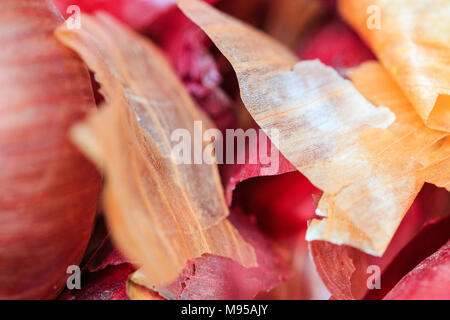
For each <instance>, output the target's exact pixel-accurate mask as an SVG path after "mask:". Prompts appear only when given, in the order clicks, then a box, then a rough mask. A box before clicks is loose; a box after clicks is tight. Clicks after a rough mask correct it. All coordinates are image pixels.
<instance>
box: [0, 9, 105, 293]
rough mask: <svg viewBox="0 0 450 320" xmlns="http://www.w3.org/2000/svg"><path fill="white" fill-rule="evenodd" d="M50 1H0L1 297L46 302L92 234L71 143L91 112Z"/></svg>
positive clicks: (84, 165)
mask: <svg viewBox="0 0 450 320" xmlns="http://www.w3.org/2000/svg"><path fill="white" fill-rule="evenodd" d="M62 22H63V18H62V16H61V14H60V13H59V12H58V11H57V9H56V8H55V7H54V5H53V4H52V3H51V2H50V1H46V0H2V1H1V2H0V43H1V44H2V49H1V50H0V299H51V298H54V297H56V296H57V295H58V293H59V292H60V291H61V290H62V289H63V288H64V286H65V284H66V279H67V277H68V276H69V275H68V274H67V268H68V266H70V265H78V264H79V263H80V261H81V259H82V257H83V254H84V251H85V248H86V245H87V243H88V241H89V237H90V235H91V232H92V226H93V223H94V219H95V213H96V208H97V201H98V196H99V191H100V186H101V177H100V174H99V173H98V171H97V170H96V168H95V167H94V165H93V164H92V163H90V162H89V161H88V160H87V159H86V158H85V157H84V156H83V155H82V154H81V153H80V151H79V150H78V149H77V148H76V147H75V146H74V145H73V144H72V143H71V141H70V138H69V130H70V127H71V126H72V125H73V124H74V123H75V122H77V121H79V120H81V119H83V118H84V117H85V115H86V114H87V113H88V112H89V111H90V110H92V109H94V108H95V101H94V97H93V91H92V86H91V81H90V77H89V72H88V69H87V67H86V66H85V64H84V63H83V62H82V61H81V59H80V58H79V57H78V56H77V55H76V54H75V53H73V52H72V51H71V50H69V49H67V48H66V47H64V46H63V45H62V44H60V43H59V42H58V41H57V40H56V38H55V37H54V35H53V33H54V30H55V29H56V28H57V27H58V26H59V25H61V23H62Z"/></svg>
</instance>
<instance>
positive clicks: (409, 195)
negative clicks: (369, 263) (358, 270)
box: [178, 0, 448, 256]
mask: <svg viewBox="0 0 450 320" xmlns="http://www.w3.org/2000/svg"><path fill="white" fill-rule="evenodd" d="M178 5H179V7H180V8H181V10H182V11H183V12H184V13H185V14H186V15H187V16H188V17H189V18H190V19H191V20H193V21H194V22H195V23H196V24H198V25H199V26H200V27H201V28H202V29H203V30H204V31H205V33H206V34H207V35H208V36H209V37H210V38H211V39H212V41H213V42H214V43H215V45H216V46H217V47H218V48H219V50H220V51H221V52H222V54H224V55H225V57H226V58H227V59H228V60H229V61H230V63H231V64H232V66H233V68H234V70H235V71H236V73H237V77H238V81H239V84H240V89H241V97H242V100H243V101H244V103H245V105H246V107H247V109H248V110H249V112H250V114H251V115H252V117H253V118H254V119H255V120H256V122H257V123H258V124H259V126H260V127H261V128H262V129H263V130H264V131H265V132H266V134H267V135H268V136H269V137H271V135H270V131H271V130H272V129H278V130H279V131H280V137H279V142H278V144H277V143H276V142H275V141H273V142H274V143H275V144H276V146H277V147H278V149H279V150H280V151H281V153H283V155H284V156H285V157H286V158H287V159H288V160H289V161H290V162H291V163H292V164H293V165H294V166H295V167H296V168H297V169H298V170H299V171H300V172H301V173H303V174H304V175H305V176H306V177H307V178H308V179H309V180H310V181H311V182H312V183H313V184H314V185H315V186H316V187H318V188H319V189H321V190H323V191H324V194H323V196H322V198H321V200H320V202H319V205H318V209H317V214H318V215H320V216H322V217H323V218H322V219H321V220H313V221H312V222H311V223H310V225H309V227H308V232H307V236H306V238H307V240H308V241H312V240H326V241H330V242H332V243H335V244H347V245H350V246H353V247H356V248H358V249H361V250H363V251H365V252H366V253H369V254H372V255H378V256H379V255H382V254H383V253H384V251H385V250H386V248H387V246H388V244H389V242H390V240H391V239H392V236H393V235H394V233H395V231H396V229H397V227H398V226H399V224H400V222H401V220H402V218H403V216H404V215H405V213H406V212H407V210H408V208H409V207H410V205H411V203H412V202H413V200H414V198H415V197H416V195H417V193H418V192H419V190H420V189H421V187H422V185H423V183H424V181H425V180H426V179H427V178H428V177H426V175H425V176H424V170H425V169H426V168H427V165H430V163H427V162H426V161H425V162H424V159H425V158H427V152H429V151H430V150H431V149H432V147H433V146H434V145H435V144H436V143H438V142H440V141H441V140H442V139H444V138H445V137H446V136H447V135H448V134H447V133H445V132H442V131H436V130H432V129H429V128H427V127H426V126H425V125H424V124H423V122H422V121H421V120H420V118H419V116H418V115H417V114H416V112H415V110H414V108H413V106H412V105H411V104H410V103H409V101H408V100H407V99H406V97H405V96H404V95H403V94H402V92H401V91H400V89H399V88H398V87H397V85H396V84H395V83H394V82H393V80H392V79H391V78H390V77H389V75H388V74H387V73H386V72H385V71H384V70H383V69H382V67H381V66H380V65H378V64H376V63H372V64H367V65H365V68H366V70H367V71H368V74H367V76H360V79H359V82H358V84H359V87H357V88H355V86H354V85H353V84H352V83H351V82H350V81H347V80H344V79H343V78H341V77H340V76H339V75H338V74H337V73H336V72H335V71H334V70H333V69H331V68H329V67H326V66H324V65H323V64H321V63H320V62H319V61H302V62H298V59H297V58H296V57H295V56H294V55H292V54H291V53H290V52H289V51H288V50H287V49H285V48H283V47H282V46H281V45H280V44H278V43H277V42H275V41H274V40H273V39H270V38H269V37H268V36H266V35H265V34H263V33H261V32H260V31H258V30H255V29H253V28H252V27H250V26H247V25H246V24H244V23H242V22H240V21H238V20H236V19H234V18H232V17H230V16H227V15H226V14H223V13H221V12H219V11H217V10H216V9H214V8H212V7H211V6H209V5H207V4H205V3H203V2H201V1H198V0H178ZM372 72H373V73H372ZM371 77H379V78H382V79H383V80H385V81H386V86H387V87H384V86H383V83H381V84H380V86H377V84H378V83H375V84H371V82H370V81H371ZM361 88H362V89H366V92H363V94H364V96H365V97H364V96H363V95H362V94H361V93H360V92H359V91H357V89H361ZM385 90H388V91H387V92H385ZM384 93H386V94H384ZM369 101H370V102H369ZM375 106H378V107H375ZM388 108H390V110H389V109H388Z"/></svg>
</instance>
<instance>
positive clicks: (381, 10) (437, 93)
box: [339, 0, 450, 132]
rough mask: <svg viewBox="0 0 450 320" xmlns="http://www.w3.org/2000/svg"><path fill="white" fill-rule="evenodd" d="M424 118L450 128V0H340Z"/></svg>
mask: <svg viewBox="0 0 450 320" xmlns="http://www.w3.org/2000/svg"><path fill="white" fill-rule="evenodd" d="M339 11H340V12H341V15H342V16H343V17H344V19H345V20H346V21H347V22H348V23H349V24H350V25H351V26H352V27H353V28H354V29H355V30H356V31H357V32H358V33H359V34H360V35H361V37H362V38H363V39H364V40H365V41H366V43H367V44H368V45H369V46H370V47H371V48H372V50H373V51H374V52H375V54H376V55H377V57H378V59H379V60H380V62H381V63H382V64H383V65H384V67H385V68H386V70H387V71H388V72H389V73H390V75H391V76H392V77H393V78H394V79H395V80H396V82H397V83H398V84H399V85H400V87H401V89H402V91H403V92H404V93H405V95H406V97H407V98H408V100H409V101H410V102H411V103H412V105H413V106H414V108H415V110H416V112H417V113H418V114H419V115H420V117H421V118H422V120H423V121H424V123H425V124H426V125H427V126H428V127H430V128H433V129H436V130H442V131H446V132H449V131H450V23H449V22H448V17H449V16H450V1H447V0H427V1H423V0H396V1H389V0H339Z"/></svg>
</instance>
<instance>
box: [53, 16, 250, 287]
mask: <svg viewBox="0 0 450 320" xmlns="http://www.w3.org/2000/svg"><path fill="white" fill-rule="evenodd" d="M82 18H83V27H82V28H81V29H79V30H69V29H68V28H66V27H62V28H60V29H59V30H58V31H57V37H58V38H59V39H60V40H61V41H62V42H63V43H65V44H66V45H67V46H69V47H70V48H72V49H73V50H75V51H76V52H78V53H79V54H80V55H81V56H82V57H83V59H84V60H85V61H86V63H87V64H88V66H89V67H90V68H91V70H93V71H94V72H95V74H96V76H97V78H98V80H99V83H100V84H101V86H102V93H103V95H104V96H105V98H106V101H107V103H106V105H104V106H103V107H102V108H101V110H100V112H98V113H97V114H94V115H93V116H91V117H89V119H88V120H87V121H85V122H84V123H82V124H80V125H78V126H77V127H76V128H75V129H74V131H73V137H74V141H75V142H76V143H77V144H78V145H79V146H80V148H81V149H83V150H84V152H85V153H86V155H87V156H89V157H90V158H92V160H93V161H95V162H96V163H97V164H98V165H99V166H100V167H102V168H103V169H104V172H105V180H106V185H105V190H104V195H103V198H104V201H103V205H104V208H105V215H106V217H107V220H108V222H109V226H110V228H111V231H112V235H113V238H114V240H115V243H116V244H117V246H118V247H119V249H120V250H121V251H122V252H123V253H124V254H125V255H126V256H127V257H129V258H130V259H131V260H132V261H134V262H136V264H137V265H138V266H142V271H143V273H144V274H145V275H146V277H147V283H146V285H147V286H148V287H149V288H155V287H157V286H159V285H162V284H167V283H170V282H171V281H173V280H175V279H176V278H177V277H178V275H179V273H180V272H181V270H182V269H183V268H184V267H185V265H186V262H187V261H188V260H189V259H192V258H195V257H199V256H201V255H202V254H204V253H211V254H216V255H220V256H224V257H229V258H231V259H233V260H235V261H237V262H239V263H240V264H242V265H243V266H246V267H253V266H256V265H257V262H256V257H255V253H254V250H253V247H252V246H250V245H249V244H248V243H246V242H245V241H244V240H243V239H242V237H241V236H240V234H239V232H238V231H237V230H236V229H235V228H234V227H233V225H232V224H231V223H230V222H229V221H228V220H227V218H226V217H227V216H228V214H229V211H228V208H227V206H226V203H225V199H224V192H223V189H222V185H221V183H220V178H219V175H218V169H217V166H216V165H215V164H212V165H210V164H207V163H202V164H176V163H175V162H174V161H173V160H172V158H171V151H172V148H173V146H174V144H175V142H173V141H171V139H170V136H171V133H172V132H173V131H174V130H175V129H180V128H184V129H186V130H188V131H189V132H190V133H191V134H192V133H193V130H194V128H193V127H194V121H196V120H199V121H202V123H203V125H204V127H205V128H204V129H206V128H211V127H212V124H211V121H210V120H209V119H207V117H206V116H205V115H204V114H203V113H202V112H201V111H200V109H199V108H198V107H197V106H196V105H195V103H194V102H193V100H192V98H191V97H190V95H189V94H188V92H187V91H186V89H185V88H184V86H183V84H182V83H181V82H180V80H179V79H178V77H177V76H176V75H175V74H174V72H173V70H172V68H171V67H170V65H169V63H168V62H167V61H166V59H165V57H164V56H163V54H162V53H161V52H160V51H159V49H158V48H157V47H156V46H155V45H154V44H153V43H151V42H150V40H148V39H145V38H144V37H142V36H140V35H138V34H137V33H135V32H134V31H132V30H131V29H129V28H127V27H126V26H124V25H123V24H122V23H120V22H118V21H116V20H115V19H114V18H112V17H111V16H108V15H107V14H97V15H96V16H87V15H86V16H83V17H82Z"/></svg>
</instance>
